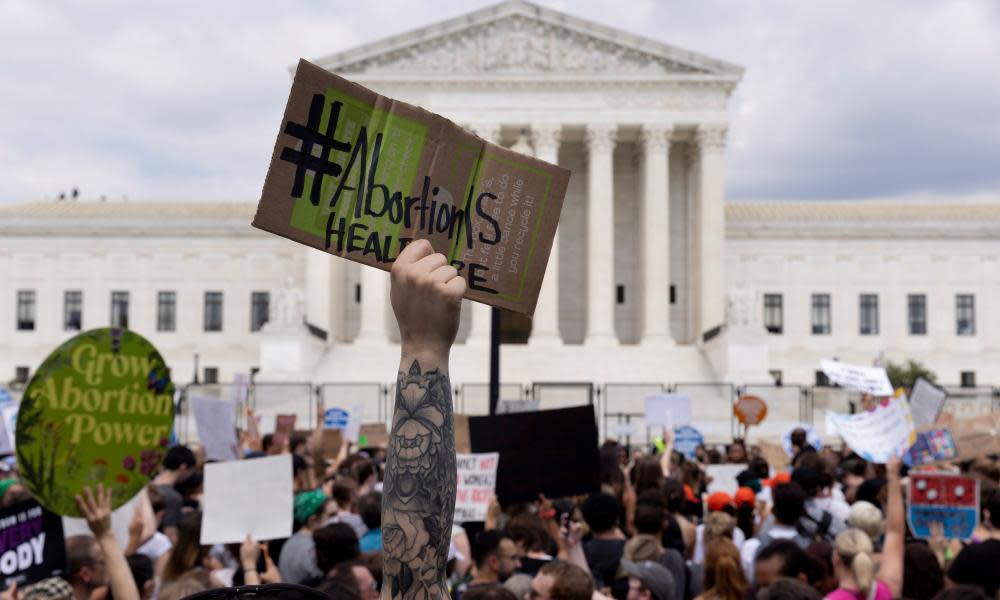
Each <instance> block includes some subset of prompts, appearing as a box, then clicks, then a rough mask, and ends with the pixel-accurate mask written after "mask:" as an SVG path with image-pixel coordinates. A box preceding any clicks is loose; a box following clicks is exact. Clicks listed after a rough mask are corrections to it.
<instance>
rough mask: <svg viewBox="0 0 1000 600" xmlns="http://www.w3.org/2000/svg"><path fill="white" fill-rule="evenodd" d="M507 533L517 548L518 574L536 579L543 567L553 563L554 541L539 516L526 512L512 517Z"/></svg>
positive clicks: (508, 523)
mask: <svg viewBox="0 0 1000 600" xmlns="http://www.w3.org/2000/svg"><path fill="white" fill-rule="evenodd" d="M506 531H507V535H509V536H510V539H512V540H513V541H514V545H515V547H517V556H518V560H519V562H520V567H518V570H517V572H518V573H524V574H526V575H531V576H532V577H534V576H535V575H536V574H537V573H538V570H539V569H541V568H542V566H544V565H545V564H546V563H549V562H551V561H552V558H553V557H552V555H551V553H550V552H551V551H552V539H551V537H550V536H549V533H548V530H547V529H546V527H545V523H544V522H542V519H541V517H539V516H538V515H537V514H535V513H533V512H531V511H526V512H522V513H520V514H517V515H515V516H513V517H511V518H510V520H509V521H508V522H507V530H506Z"/></svg>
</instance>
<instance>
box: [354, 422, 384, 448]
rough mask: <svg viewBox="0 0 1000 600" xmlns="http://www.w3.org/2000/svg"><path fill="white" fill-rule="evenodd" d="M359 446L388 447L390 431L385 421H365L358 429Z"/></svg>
mask: <svg viewBox="0 0 1000 600" xmlns="http://www.w3.org/2000/svg"><path fill="white" fill-rule="evenodd" d="M358 446H361V447H362V448H388V447H389V431H388V430H387V429H386V428H385V423H365V424H364V425H362V426H361V429H360V430H359V431H358Z"/></svg>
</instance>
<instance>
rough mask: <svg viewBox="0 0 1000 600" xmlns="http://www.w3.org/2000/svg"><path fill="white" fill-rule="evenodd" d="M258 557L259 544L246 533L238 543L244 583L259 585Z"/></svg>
mask: <svg viewBox="0 0 1000 600" xmlns="http://www.w3.org/2000/svg"><path fill="white" fill-rule="evenodd" d="M259 558H260V545H259V544H258V543H257V542H255V541H253V538H252V537H250V535H249V534H248V535H247V537H246V539H244V540H243V543H242V544H240V566H241V567H243V582H244V583H245V584H246V585H260V573H258V572H257V559H259Z"/></svg>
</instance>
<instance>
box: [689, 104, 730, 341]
mask: <svg viewBox="0 0 1000 600" xmlns="http://www.w3.org/2000/svg"><path fill="white" fill-rule="evenodd" d="M696 139H697V142H698V159H699V160H698V162H699V170H698V190H699V198H698V210H697V213H698V254H699V262H698V281H699V282H700V285H699V290H698V292H699V293H698V300H699V310H698V315H699V318H698V321H697V324H698V329H697V338H698V340H699V341H700V340H702V336H704V335H705V333H706V332H708V331H710V330H712V329H714V328H715V327H718V326H720V325H722V324H724V323H725V320H726V287H725V286H726V283H725V264H726V263H725V261H726V257H725V250H726V246H725V243H726V213H725V210H726V207H725V178H726V173H725V148H726V128H725V126H722V125H714V124H702V125H700V126H699V127H698V132H697V136H696Z"/></svg>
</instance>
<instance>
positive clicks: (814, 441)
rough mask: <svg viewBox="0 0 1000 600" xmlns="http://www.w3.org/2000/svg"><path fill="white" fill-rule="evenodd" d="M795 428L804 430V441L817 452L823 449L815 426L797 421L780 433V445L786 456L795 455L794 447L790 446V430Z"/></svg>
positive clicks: (821, 440)
mask: <svg viewBox="0 0 1000 600" xmlns="http://www.w3.org/2000/svg"><path fill="white" fill-rule="evenodd" d="M796 429H802V430H803V431H805V432H806V443H807V444H809V445H810V446H812V447H813V448H815V449H816V451H817V452H819V451H820V450H822V449H823V439H822V438H820V437H819V432H817V431H816V428H815V427H813V426H812V425H809V424H808V423H799V424H798V425H793V426H792V427H789V428H788V429H786V430H785V433H783V434H782V435H781V447H782V448H783V449H784V450H785V453H786V454H787V455H788V456H795V449H794V448H792V432H793V431H795V430H796Z"/></svg>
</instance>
